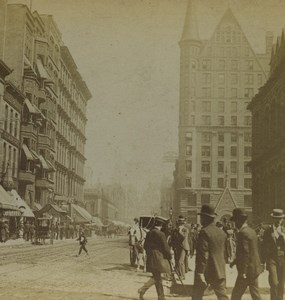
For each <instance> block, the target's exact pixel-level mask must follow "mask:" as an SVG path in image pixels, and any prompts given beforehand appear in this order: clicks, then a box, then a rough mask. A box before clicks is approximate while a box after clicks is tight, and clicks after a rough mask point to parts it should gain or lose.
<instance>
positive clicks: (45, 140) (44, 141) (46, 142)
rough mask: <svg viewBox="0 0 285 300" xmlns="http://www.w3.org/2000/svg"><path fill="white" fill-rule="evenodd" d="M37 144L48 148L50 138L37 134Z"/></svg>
mask: <svg viewBox="0 0 285 300" xmlns="http://www.w3.org/2000/svg"><path fill="white" fill-rule="evenodd" d="M38 143H39V144H43V145H47V146H50V137H49V136H48V135H45V134H39V135H38Z"/></svg>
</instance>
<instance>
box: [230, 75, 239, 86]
mask: <svg viewBox="0 0 285 300" xmlns="http://www.w3.org/2000/svg"><path fill="white" fill-rule="evenodd" d="M231 83H232V84H237V83H238V76H237V74H236V73H234V74H231Z"/></svg>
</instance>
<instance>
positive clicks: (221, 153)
mask: <svg viewBox="0 0 285 300" xmlns="http://www.w3.org/2000/svg"><path fill="white" fill-rule="evenodd" d="M224 155H225V151H224V146H218V156H220V157H224Z"/></svg>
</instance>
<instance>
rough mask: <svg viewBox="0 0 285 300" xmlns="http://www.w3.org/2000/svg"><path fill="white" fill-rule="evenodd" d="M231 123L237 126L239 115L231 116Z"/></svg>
mask: <svg viewBox="0 0 285 300" xmlns="http://www.w3.org/2000/svg"><path fill="white" fill-rule="evenodd" d="M231 125H232V126H237V116H231Z"/></svg>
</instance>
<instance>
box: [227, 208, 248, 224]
mask: <svg viewBox="0 0 285 300" xmlns="http://www.w3.org/2000/svg"><path fill="white" fill-rule="evenodd" d="M240 219H247V214H246V213H245V212H244V210H243V209H241V208H235V209H234V210H233V215H232V217H231V221H236V220H240Z"/></svg>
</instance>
